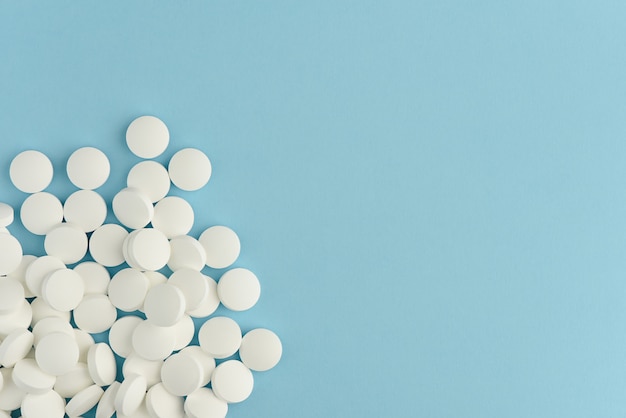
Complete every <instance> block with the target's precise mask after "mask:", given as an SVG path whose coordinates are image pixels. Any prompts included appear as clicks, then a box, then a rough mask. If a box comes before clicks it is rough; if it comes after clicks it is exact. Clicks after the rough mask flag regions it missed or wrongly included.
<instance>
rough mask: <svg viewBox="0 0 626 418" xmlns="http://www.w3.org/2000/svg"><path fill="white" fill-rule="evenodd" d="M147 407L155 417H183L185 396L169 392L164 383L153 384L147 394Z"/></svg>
mask: <svg viewBox="0 0 626 418" xmlns="http://www.w3.org/2000/svg"><path fill="white" fill-rule="evenodd" d="M146 407H147V408H148V412H149V413H150V415H151V416H152V417H154V418H183V417H184V416H185V411H184V409H183V398H182V397H180V396H176V395H172V394H171V393H169V392H168V391H167V390H166V389H165V387H164V386H163V383H157V384H156V385H154V386H152V387H151V388H150V390H148V393H147V394H146Z"/></svg>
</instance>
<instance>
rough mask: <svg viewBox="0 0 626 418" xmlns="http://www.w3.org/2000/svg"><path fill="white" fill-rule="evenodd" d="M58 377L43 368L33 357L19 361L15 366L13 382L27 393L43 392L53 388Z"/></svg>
mask: <svg viewBox="0 0 626 418" xmlns="http://www.w3.org/2000/svg"><path fill="white" fill-rule="evenodd" d="M55 381H56V377H55V376H53V375H51V374H49V373H46V372H44V371H43V370H41V368H40V367H39V365H38V364H37V362H36V361H35V360H33V359H32V358H25V359H22V360H20V361H18V362H17V363H16V364H15V367H13V382H14V383H15V385H16V386H17V387H18V388H20V389H22V390H23V391H24V392H27V393H34V394H41V393H46V392H48V391H49V390H52V387H53V386H54V382H55Z"/></svg>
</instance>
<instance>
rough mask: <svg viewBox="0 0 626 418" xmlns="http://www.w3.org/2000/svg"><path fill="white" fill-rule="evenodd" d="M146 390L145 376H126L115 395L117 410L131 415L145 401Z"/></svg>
mask: <svg viewBox="0 0 626 418" xmlns="http://www.w3.org/2000/svg"><path fill="white" fill-rule="evenodd" d="M146 390H147V384H146V378H145V377H143V376H141V375H138V374H134V375H131V376H128V377H126V378H124V380H123V381H122V384H121V385H120V388H119V389H118V391H117V395H115V402H114V403H115V410H116V411H117V412H118V413H121V414H124V415H131V414H132V413H133V412H135V411H136V410H137V408H139V405H141V403H142V402H143V400H144V398H145V396H146Z"/></svg>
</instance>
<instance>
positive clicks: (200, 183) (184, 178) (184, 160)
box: [168, 148, 211, 191]
mask: <svg viewBox="0 0 626 418" xmlns="http://www.w3.org/2000/svg"><path fill="white" fill-rule="evenodd" d="M168 171H169V173H170V178H171V179H172V183H174V185H175V186H176V187H178V188H179V189H182V190H187V191H194V190H199V189H201V188H202V187H204V185H205V184H207V183H208V182H209V179H210V178H211V161H210V160H209V157H207V156H206V154H205V153H203V152H202V151H200V150H199V149H196V148H184V149H181V150H180V151H178V152H177V153H176V154H174V155H173V156H172V159H171V160H170V163H169V165H168Z"/></svg>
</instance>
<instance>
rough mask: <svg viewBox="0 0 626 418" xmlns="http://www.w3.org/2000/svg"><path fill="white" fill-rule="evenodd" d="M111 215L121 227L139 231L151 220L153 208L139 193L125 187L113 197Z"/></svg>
mask: <svg viewBox="0 0 626 418" xmlns="http://www.w3.org/2000/svg"><path fill="white" fill-rule="evenodd" d="M113 213H114V214H115V217H116V218H117V219H118V220H119V221H120V223H121V224H122V225H124V226H126V227H128V228H130V229H140V228H143V227H144V226H146V225H148V224H149V223H150V221H151V220H152V217H153V215H154V206H152V202H151V201H150V199H149V198H148V197H147V196H146V195H145V194H143V193H142V192H141V191H139V190H138V189H134V188H131V187H127V188H125V189H122V190H120V191H119V192H118V193H117V194H116V195H115V197H113Z"/></svg>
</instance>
